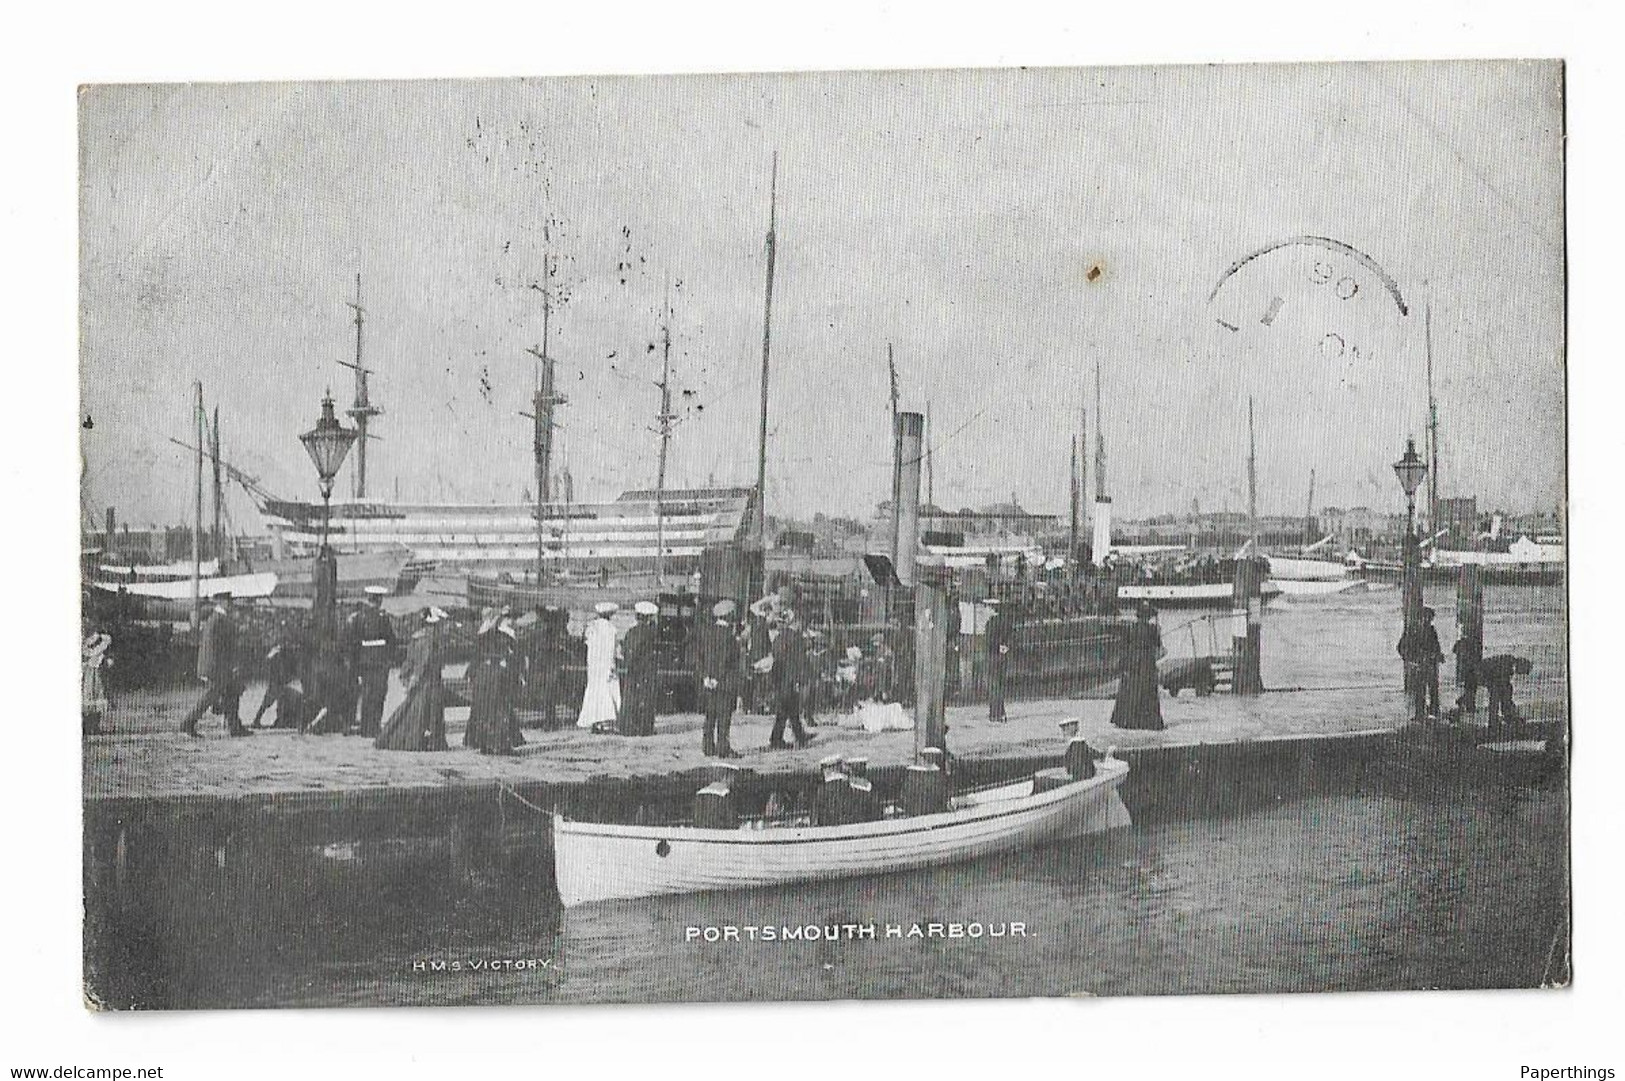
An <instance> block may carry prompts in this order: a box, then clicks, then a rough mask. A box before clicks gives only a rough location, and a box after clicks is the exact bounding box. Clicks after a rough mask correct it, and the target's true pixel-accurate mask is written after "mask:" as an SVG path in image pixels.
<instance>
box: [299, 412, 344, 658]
mask: <svg viewBox="0 0 1625 1081" xmlns="http://www.w3.org/2000/svg"><path fill="white" fill-rule="evenodd" d="M356 434H357V433H356V432H355V430H354V429H352V428H346V427H345V426H344V425H342V424H340V423H339V419H338V417H337V416H335V415H334V413H333V395H332V393H328V394H325V395H323V396H322V415H321V416H320V417H318V418H317V420H316V427H314V428H312V429H311V430H310V431H308V432H306V433H305V434H304V435H301V436H300V437H299V442H301V443H303V444H304V445H305V451H306V453H308V454H309V455H310V460H311V461H312V462H314V463H315V465H316V475H317V477H318V479H319V481H320V483H321V489H322V534H321V537H322V542H321V546H320V547H319V548H317V550H316V566H315V568H314V570H313V573H312V581H313V583H314V585H315V600H314V606H315V610H314V617H315V620H316V627H317V633H318V634H319V635H320V636H321V637H322V638H324V639H325V638H327V637H329V636H331V635H332V634H333V633H334V632H335V631H336V630H337V624H338V612H337V606H338V584H339V583H338V578H339V568H338V558H337V557H336V556H335V555H334V554H333V549H332V548H330V547H329V546H328V543H327V533H328V525H329V522H330V520H331V515H332V499H333V478H334V477H336V476H337V475H338V471H339V467H340V466H342V465H343V464H344V456H345V455H346V454H348V453H350V446H351V444H353V443H354V442H355V440H356Z"/></svg>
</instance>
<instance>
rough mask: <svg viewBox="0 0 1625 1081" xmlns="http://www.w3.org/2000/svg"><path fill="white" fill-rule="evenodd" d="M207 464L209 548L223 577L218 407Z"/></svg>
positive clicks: (211, 433)
mask: <svg viewBox="0 0 1625 1081" xmlns="http://www.w3.org/2000/svg"><path fill="white" fill-rule="evenodd" d="M209 462H210V464H211V465H212V466H213V469H214V486H213V490H212V491H210V493H209V495H210V497H211V506H212V509H213V510H214V533H213V534H212V536H211V537H210V540H209V547H210V549H211V554H212V555H213V556H214V565H215V573H216V574H221V575H223V574H225V563H226V561H225V560H224V559H223V558H221V555H220V553H221V550H222V549H223V548H224V547H225V546H224V545H223V544H221V528H220V518H221V513H220V512H221V507H220V500H221V495H222V491H221V486H220V407H219V406H218V405H217V406H215V407H214V426H213V430H212V431H211V432H210V433H209Z"/></svg>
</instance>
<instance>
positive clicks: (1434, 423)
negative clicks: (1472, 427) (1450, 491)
mask: <svg viewBox="0 0 1625 1081" xmlns="http://www.w3.org/2000/svg"><path fill="white" fill-rule="evenodd" d="M1422 327H1423V330H1422V333H1423V343H1424V347H1425V349H1426V352H1427V368H1428V458H1429V462H1428V466H1429V468H1428V532H1430V533H1434V534H1437V533H1438V531H1439V402H1438V399H1436V398H1434V396H1433V305H1432V304H1429V305H1428V306H1427V307H1426V308H1424V309H1422Z"/></svg>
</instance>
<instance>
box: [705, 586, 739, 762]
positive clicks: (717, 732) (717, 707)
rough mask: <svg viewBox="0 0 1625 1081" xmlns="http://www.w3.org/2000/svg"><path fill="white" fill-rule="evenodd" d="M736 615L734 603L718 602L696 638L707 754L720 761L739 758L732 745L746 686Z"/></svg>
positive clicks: (727, 601)
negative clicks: (735, 718)
mask: <svg viewBox="0 0 1625 1081" xmlns="http://www.w3.org/2000/svg"><path fill="white" fill-rule="evenodd" d="M733 615H734V602H733V601H729V600H723V601H718V602H717V603H716V604H715V605H714V606H713V607H712V609H711V622H710V623H707V624H705V625H704V626H702V627H700V628H698V629H697V630H696V631H695V635H694V647H695V658H694V661H695V663H694V675H695V678H696V679H698V680H699V683H700V687H699V692H700V693H699V698H700V706H701V708H702V709H704V710H705V743H704V750H705V753H706V754H708V755H716V756H717V757H719V758H738V757H739V756H738V755H737V754H735V753H734V750H733V747H732V746H731V745H730V743H729V741H728V733H729V729H730V728H732V727H733V714H734V707H735V706H736V705H737V704H738V703H739V689H740V685H741V683H742V682H743V680H742V674H741V672H740V669H739V665H740V654H739V638H738V636H737V635H736V634H735V633H734V625H733Z"/></svg>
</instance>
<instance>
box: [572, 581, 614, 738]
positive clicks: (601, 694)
mask: <svg viewBox="0 0 1625 1081" xmlns="http://www.w3.org/2000/svg"><path fill="white" fill-rule="evenodd" d="M618 609H619V605H616V604H614V603H613V602H611V601H602V602H600V603H599V604H597V605H596V606H595V607H594V610H595V611H596V612H597V613H598V618H597V619H595V620H593V621H592V622H591V623H589V624H587V629H586V630H585V631H584V632H582V636H583V637H584V638H586V640H587V692H586V693H585V694H584V695H582V696H581V716H580V717H579V718H577V719H576V727H577V728H591V727H592V726H593V725H595V724H598V723H599V722H600V721H608V722H609V723H611V724H615V723H616V722H617V720H618V719H619V717H620V713H621V681H620V677H618V676H617V675H616V674H615V624H613V623H611V622H610V616H613V615H614V614H615V613H616V611H617V610H618Z"/></svg>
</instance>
